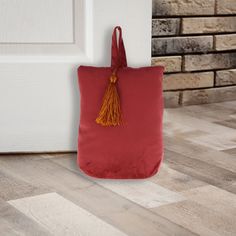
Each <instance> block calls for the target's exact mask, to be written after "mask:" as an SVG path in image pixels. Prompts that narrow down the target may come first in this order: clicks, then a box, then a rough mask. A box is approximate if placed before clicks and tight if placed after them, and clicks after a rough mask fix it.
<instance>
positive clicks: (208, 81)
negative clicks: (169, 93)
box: [163, 72, 214, 90]
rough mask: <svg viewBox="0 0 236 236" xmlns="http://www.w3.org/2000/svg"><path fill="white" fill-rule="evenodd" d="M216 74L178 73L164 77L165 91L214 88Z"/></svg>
mask: <svg viewBox="0 0 236 236" xmlns="http://www.w3.org/2000/svg"><path fill="white" fill-rule="evenodd" d="M213 85H214V72H201V73H178V74H169V75H165V76H164V81H163V88H164V90H178V89H187V88H204V87H213Z"/></svg>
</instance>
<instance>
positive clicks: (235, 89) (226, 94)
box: [182, 86, 236, 105]
mask: <svg viewBox="0 0 236 236" xmlns="http://www.w3.org/2000/svg"><path fill="white" fill-rule="evenodd" d="M182 99H183V100H182V104H183V105H195V104H205V103H214V102H223V101H232V100H236V86H231V87H221V88H210V89H199V90H188V91H183V98H182Z"/></svg>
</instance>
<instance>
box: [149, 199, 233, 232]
mask: <svg viewBox="0 0 236 236" xmlns="http://www.w3.org/2000/svg"><path fill="white" fill-rule="evenodd" d="M153 210H154V209H153ZM155 211H156V212H157V213H158V214H160V215H162V216H164V217H166V218H168V219H169V220H171V221H173V222H175V223H177V224H180V225H182V226H183V227H185V228H187V229H190V230H192V231H193V232H195V233H197V234H198V235H201V236H233V235H235V232H236V224H235V220H234V219H233V218H232V217H227V216H224V215H222V214H220V213H219V212H217V211H214V210H212V209H209V208H207V207H206V206H202V205H201V204H198V203H196V202H193V201H190V200H186V201H183V202H178V203H173V204H170V205H167V206H161V207H158V208H156V209H155Z"/></svg>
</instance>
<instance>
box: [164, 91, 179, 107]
mask: <svg viewBox="0 0 236 236" xmlns="http://www.w3.org/2000/svg"><path fill="white" fill-rule="evenodd" d="M163 96H164V106H165V108H172V107H178V106H179V98H180V92H178V91H177V92H164V93H163Z"/></svg>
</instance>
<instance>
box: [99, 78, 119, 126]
mask: <svg viewBox="0 0 236 236" xmlns="http://www.w3.org/2000/svg"><path fill="white" fill-rule="evenodd" d="M116 82H117V77H116V75H115V74H112V75H111V77H110V81H109V84H108V86H107V89H106V91H105V94H104V97H103V101H102V106H101V109H100V112H99V114H98V117H97V119H96V123H97V124H100V125H102V126H117V125H120V124H121V107H120V98H119V94H118V91H117V83H116Z"/></svg>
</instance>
